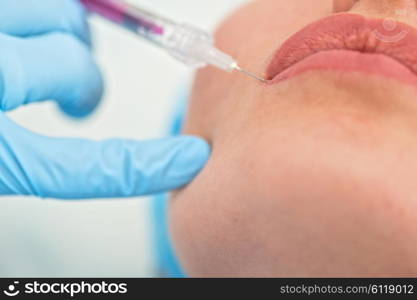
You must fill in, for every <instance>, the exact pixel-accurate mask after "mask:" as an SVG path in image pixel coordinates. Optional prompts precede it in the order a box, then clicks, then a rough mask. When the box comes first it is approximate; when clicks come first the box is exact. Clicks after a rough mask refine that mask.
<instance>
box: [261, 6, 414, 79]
mask: <svg viewBox="0 0 417 300" xmlns="http://www.w3.org/2000/svg"><path fill="white" fill-rule="evenodd" d="M311 70H340V71H343V72H355V71H357V72H365V73H372V74H376V75H382V76H385V77H390V78H395V79H398V80H401V81H406V82H409V83H412V84H414V85H417V30H416V29H414V28H413V27H411V26H409V25H406V24H403V23H399V22H396V21H393V20H380V19H367V18H365V17H363V16H360V15H355V14H347V13H345V14H338V15H333V16H330V17H327V18H325V19H322V20H320V21H317V22H315V23H313V24H311V25H308V26H307V27H305V28H304V29H302V30H301V31H299V32H298V33H296V34H295V35H293V36H292V37H290V38H289V39H288V40H287V41H286V42H285V43H284V44H283V45H282V46H281V47H280V48H279V49H278V50H277V51H276V52H275V53H274V55H273V57H272V60H271V62H270V64H269V66H268V67H267V69H266V78H267V79H268V80H269V82H270V83H271V84H275V83H279V82H281V81H283V80H287V79H289V78H292V77H294V76H297V75H299V74H301V73H304V72H307V71H311Z"/></svg>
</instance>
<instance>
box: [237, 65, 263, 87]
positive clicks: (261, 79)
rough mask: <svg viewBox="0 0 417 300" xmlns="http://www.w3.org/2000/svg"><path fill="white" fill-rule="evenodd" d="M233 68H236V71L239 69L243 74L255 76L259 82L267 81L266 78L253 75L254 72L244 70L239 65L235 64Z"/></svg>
mask: <svg viewBox="0 0 417 300" xmlns="http://www.w3.org/2000/svg"><path fill="white" fill-rule="evenodd" d="M235 69H236V70H237V71H239V72H242V73H243V74H245V75H248V76H250V77H252V78H255V79H256V80H259V81H260V82H262V83H266V82H267V80H266V79H263V78H261V77H259V76H257V75H255V74H253V73H251V72H249V71H246V70H244V69H242V68H241V67H239V66H236V67H235Z"/></svg>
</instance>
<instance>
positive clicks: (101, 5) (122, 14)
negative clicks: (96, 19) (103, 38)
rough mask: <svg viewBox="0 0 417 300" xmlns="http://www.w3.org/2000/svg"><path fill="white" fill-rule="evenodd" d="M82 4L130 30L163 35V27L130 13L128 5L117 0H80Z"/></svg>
mask: <svg viewBox="0 0 417 300" xmlns="http://www.w3.org/2000/svg"><path fill="white" fill-rule="evenodd" d="M81 2H82V3H83V4H84V6H85V7H86V8H87V9H88V10H89V11H91V12H94V13H97V14H99V15H101V16H102V17H104V18H106V19H108V20H110V21H113V22H114V23H117V24H119V25H121V26H123V27H125V28H127V29H129V30H131V31H134V32H138V31H139V30H142V31H143V30H144V31H147V32H151V33H152V34H156V35H163V34H164V28H163V27H161V26H158V25H156V24H153V23H152V22H150V21H149V20H145V19H144V18H141V17H139V16H136V15H134V14H133V13H130V12H129V11H130V9H129V7H128V5H127V4H126V3H124V2H122V1H119V0H81Z"/></svg>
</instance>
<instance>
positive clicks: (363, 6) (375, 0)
mask: <svg viewBox="0 0 417 300" xmlns="http://www.w3.org/2000/svg"><path fill="white" fill-rule="evenodd" d="M333 6H334V12H351V13H357V14H361V15H364V16H368V17H375V18H393V19H395V20H398V21H403V22H405V23H408V24H411V25H414V26H417V0H333Z"/></svg>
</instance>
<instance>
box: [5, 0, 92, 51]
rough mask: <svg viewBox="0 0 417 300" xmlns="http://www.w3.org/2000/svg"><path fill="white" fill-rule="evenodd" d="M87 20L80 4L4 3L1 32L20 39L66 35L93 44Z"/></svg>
mask: <svg viewBox="0 0 417 300" xmlns="http://www.w3.org/2000/svg"><path fill="white" fill-rule="evenodd" d="M85 16H86V12H85V10H84V8H83V6H82V5H81V3H80V2H79V1H78V0H18V1H16V0H2V1H0V32H2V33H5V34H9V35H13V36H18V37H27V36H33V35H42V34H46V33H50V32H57V31H58V32H66V33H70V34H73V35H75V36H77V37H78V38H79V39H81V40H82V41H83V42H85V43H87V44H89V43H90V36H89V31H88V26H87V24H86V19H85Z"/></svg>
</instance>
